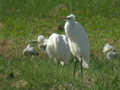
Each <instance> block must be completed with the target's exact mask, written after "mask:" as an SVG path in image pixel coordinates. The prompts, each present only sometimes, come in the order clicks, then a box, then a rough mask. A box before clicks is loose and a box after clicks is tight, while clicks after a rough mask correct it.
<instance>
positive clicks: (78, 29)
mask: <svg viewBox="0 0 120 90" xmlns="http://www.w3.org/2000/svg"><path fill="white" fill-rule="evenodd" d="M64 29H65V33H66V35H67V36H68V42H69V47H70V51H71V53H72V54H73V56H74V57H75V58H76V60H75V65H74V72H73V75H75V70H76V66H77V62H78V61H80V64H81V73H82V68H88V67H89V60H90V49H89V41H88V36H87V34H86V32H85V29H84V28H83V27H82V25H80V23H79V22H77V21H76V20H75V15H73V14H71V15H69V16H67V17H66V22H65V26H64Z"/></svg>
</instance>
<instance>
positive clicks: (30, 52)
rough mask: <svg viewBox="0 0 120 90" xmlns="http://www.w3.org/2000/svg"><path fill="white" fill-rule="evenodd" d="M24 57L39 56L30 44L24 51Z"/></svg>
mask: <svg viewBox="0 0 120 90" xmlns="http://www.w3.org/2000/svg"><path fill="white" fill-rule="evenodd" d="M23 54H24V55H33V56H38V55H39V54H38V52H37V51H36V50H35V49H34V47H33V46H32V45H31V44H28V45H27V47H26V48H25V49H24V50H23Z"/></svg>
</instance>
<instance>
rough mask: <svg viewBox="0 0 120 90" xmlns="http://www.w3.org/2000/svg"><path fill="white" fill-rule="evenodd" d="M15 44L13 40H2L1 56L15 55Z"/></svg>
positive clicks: (0, 46) (0, 44)
mask: <svg viewBox="0 0 120 90" xmlns="http://www.w3.org/2000/svg"><path fill="white" fill-rule="evenodd" d="M14 51H15V43H14V41H13V40H8V39H0V55H1V56H4V57H6V58H7V57H10V56H14V55H15V52H14Z"/></svg>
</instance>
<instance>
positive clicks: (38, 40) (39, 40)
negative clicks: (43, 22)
mask: <svg viewBox="0 0 120 90" xmlns="http://www.w3.org/2000/svg"><path fill="white" fill-rule="evenodd" d="M45 39H46V38H45V37H44V36H43V35H39V36H38V38H37V42H38V43H42V42H43V41H44V40H45Z"/></svg>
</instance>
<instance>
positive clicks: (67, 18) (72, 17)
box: [65, 14, 75, 21]
mask: <svg viewBox="0 0 120 90" xmlns="http://www.w3.org/2000/svg"><path fill="white" fill-rule="evenodd" d="M65 19H66V21H75V15H74V14H70V15H68V16H67V17H66V18H65Z"/></svg>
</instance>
